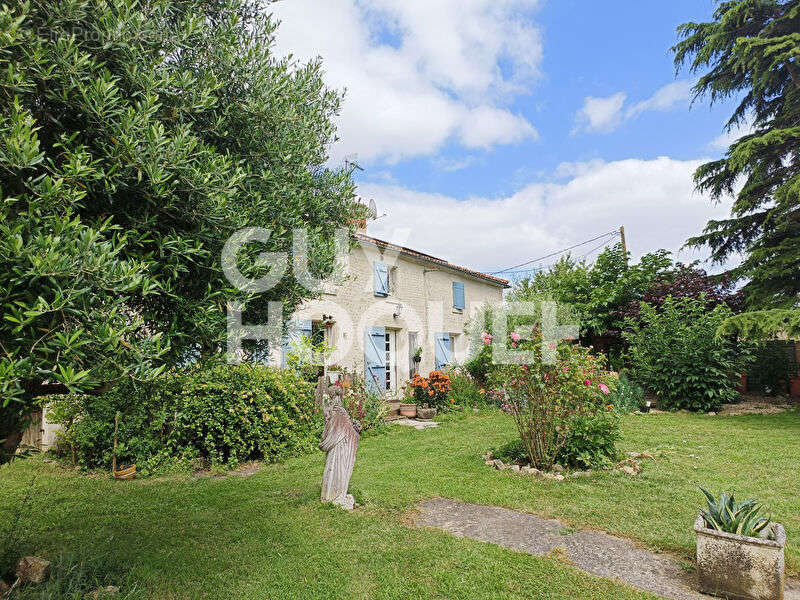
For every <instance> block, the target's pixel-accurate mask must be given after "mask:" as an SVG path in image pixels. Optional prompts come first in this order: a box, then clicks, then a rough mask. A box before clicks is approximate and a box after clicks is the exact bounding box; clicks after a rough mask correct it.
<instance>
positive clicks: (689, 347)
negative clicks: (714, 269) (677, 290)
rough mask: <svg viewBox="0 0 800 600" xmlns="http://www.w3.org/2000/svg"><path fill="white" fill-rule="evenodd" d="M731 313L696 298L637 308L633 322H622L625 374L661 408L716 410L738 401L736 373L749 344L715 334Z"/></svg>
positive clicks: (742, 367) (743, 363) (747, 354)
mask: <svg viewBox="0 0 800 600" xmlns="http://www.w3.org/2000/svg"><path fill="white" fill-rule="evenodd" d="M730 315H731V309H730V308H728V307H727V306H726V305H724V304H719V305H717V306H715V307H714V308H712V309H709V308H708V306H707V303H706V302H705V301H704V299H703V298H702V297H701V298H680V299H678V300H676V299H674V298H672V297H669V298H667V299H666V300H665V301H664V303H663V304H662V305H661V306H660V307H658V308H656V307H654V306H651V305H649V304H646V303H642V304H641V311H640V314H639V318H638V320H633V319H630V320H628V321H627V323H628V327H629V329H628V330H627V331H626V332H625V333H624V334H623V335H624V337H625V340H626V341H627V342H628V343H629V344H630V350H629V360H630V367H631V368H630V369H629V370H628V374H629V376H630V377H631V378H632V379H633V380H634V381H636V382H637V383H640V384H641V385H643V386H644V387H645V388H646V389H647V390H648V391H649V392H651V393H652V394H654V395H655V396H656V397H657V398H658V404H659V407H660V408H664V409H667V410H677V409H688V410H694V411H713V410H717V409H718V408H719V407H720V405H721V404H723V403H726V402H734V401H735V400H736V399H737V398H738V392H737V391H736V385H737V383H738V374H739V373H742V372H744V371H745V369H746V367H747V366H748V364H749V363H750V361H751V358H752V349H753V345H752V344H751V343H747V342H738V343H737V342H735V341H734V340H732V339H729V338H726V337H718V336H717V335H716V332H717V328H718V327H719V326H720V324H721V323H722V322H723V321H725V319H727V318H728V317H729V316H730Z"/></svg>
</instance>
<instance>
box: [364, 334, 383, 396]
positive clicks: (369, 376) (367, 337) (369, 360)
mask: <svg viewBox="0 0 800 600" xmlns="http://www.w3.org/2000/svg"><path fill="white" fill-rule="evenodd" d="M364 378H365V379H366V382H367V388H368V389H369V390H371V391H373V392H383V391H385V390H386V328H384V327H367V330H366V332H365V333H364Z"/></svg>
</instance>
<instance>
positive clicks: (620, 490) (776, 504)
mask: <svg viewBox="0 0 800 600" xmlns="http://www.w3.org/2000/svg"><path fill="white" fill-rule="evenodd" d="M512 427H513V425H512V424H511V422H510V420H509V419H508V417H506V416H504V415H502V414H498V413H481V414H479V415H473V414H469V415H466V416H462V417H456V418H452V419H448V420H446V421H445V422H444V423H443V424H442V425H441V426H440V427H439V428H437V429H432V430H425V431H416V430H414V429H410V428H400V427H393V428H392V429H391V431H390V433H388V434H386V435H383V436H378V437H369V438H366V439H364V440H362V444H361V447H360V448H359V454H358V460H357V462H356V469H355V473H354V475H353V479H352V482H351V491H352V492H354V493H355V495H356V497H357V499H358V500H359V501H360V502H361V503H363V504H364V506H363V507H362V508H360V509H359V510H357V511H355V512H353V513H345V512H343V511H340V510H339V509H334V508H332V507H327V506H322V505H320V504H319V501H318V495H319V481H320V475H321V471H322V465H323V461H324V457H323V455H322V454H315V455H312V456H307V457H302V458H298V459H292V460H290V461H287V462H285V463H283V464H279V465H268V466H265V467H264V468H263V469H262V470H261V471H260V472H259V473H258V474H256V475H254V476H252V477H249V478H241V477H238V476H230V477H226V478H221V479H215V478H204V479H197V478H193V477H189V476H173V477H169V478H163V479H142V480H136V481H132V482H115V481H111V480H108V479H105V478H90V477H86V476H82V475H78V474H75V473H72V472H69V471H65V470H63V469H61V468H60V467H58V466H55V465H52V464H47V463H45V462H43V461H42V460H40V459H29V460H26V461H17V462H15V463H14V464H12V465H10V466H6V467H3V468H2V469H0V489H2V494H1V495H0V535H2V529H3V524H5V523H6V522H8V521H9V520H11V518H12V517H13V515H14V514H15V513H16V512H19V503H20V499H21V498H23V497H24V496H25V494H26V488H27V487H28V486H29V482H30V480H31V478H32V477H33V476H34V475H35V476H36V480H35V483H34V486H35V493H34V494H33V498H32V500H31V501H30V505H29V506H28V507H26V508H25V509H24V510H23V511H22V516H21V518H20V522H21V525H22V527H23V529H24V536H23V539H24V540H25V541H27V542H28V543H29V544H30V547H29V549H30V550H31V551H35V552H39V553H42V554H46V555H48V556H50V557H54V556H57V555H58V554H59V553H61V552H76V553H79V554H80V555H82V556H85V557H87V558H89V559H95V558H99V559H102V560H104V561H106V562H108V561H111V562H112V563H113V564H114V566H115V568H116V569H117V570H118V571H119V572H120V573H126V574H127V575H126V577H127V579H128V580H130V581H136V582H139V584H140V585H141V586H143V588H144V590H143V591H144V592H145V594H146V597H150V598H159V599H162V598H163V599H166V598H209V599H214V598H220V599H222V598H225V599H228V598H239V599H255V598H298V599H299V598H403V599H407V598H488V597H492V598H523V597H525V598H530V597H537V598H609V597H614V598H652V596H649V595H647V594H643V593H638V592H635V591H633V590H632V589H631V588H628V587H626V586H623V585H620V584H617V583H615V582H611V581H608V580H602V579H597V578H595V577H592V576H589V575H586V574H583V573H581V572H580V571H577V570H576V569H574V568H573V567H571V566H570V565H569V564H566V563H564V562H563V561H560V560H556V559H553V558H545V557H533V556H528V555H525V554H520V553H516V552H513V551H510V550H506V549H503V548H499V547H496V546H494V545H491V544H484V543H480V542H475V541H471V540H466V539H458V538H454V537H452V536H450V535H448V534H445V533H442V532H439V531H435V530H419V529H415V528H413V527H409V526H408V524H407V523H408V517H409V513H410V511H411V510H413V505H414V503H415V502H417V501H418V500H421V499H423V498H429V497H434V496H444V497H449V498H455V499H458V500H463V501H467V502H478V503H481V504H493V505H500V506H506V507H510V508H516V509H520V510H525V511H530V512H535V513H538V514H541V515H543V516H551V517H558V518H561V519H563V520H564V521H566V522H567V523H568V528H574V527H583V526H589V527H594V528H598V529H602V530H605V531H609V532H611V533H616V534H621V535H624V536H628V537H632V538H634V539H636V540H638V541H639V542H641V543H642V544H643V545H645V546H647V547H650V548H653V549H657V550H661V551H669V552H672V553H675V554H677V555H678V556H679V558H681V559H682V560H685V561H690V560H691V559H692V558H693V555H694V536H693V533H692V522H693V520H694V517H695V516H696V514H697V507H698V506H699V505H700V503H701V501H702V498H701V495H700V492H699V490H698V489H697V485H698V484H701V485H703V486H704V487H706V488H708V489H710V490H711V491H713V492H715V493H718V492H719V491H721V490H723V489H728V490H732V491H735V492H736V493H737V496H740V497H742V498H745V497H751V496H752V497H757V498H759V499H760V500H761V501H762V502H764V503H766V504H767V505H768V506H769V507H770V509H771V510H772V513H773V515H774V518H775V519H776V520H778V521H781V522H782V523H783V524H784V525H785V526H786V530H787V537H788V539H789V545H788V547H787V553H786V554H787V566H788V569H789V571H790V572H791V573H794V574H796V573H797V571H798V568H800V546H798V545H796V544H795V540H797V535H798V534H800V485H798V484H799V483H800V470H799V469H798V468H797V467H798V465H800V444H799V443H798V440H799V439H800V435H799V434H800V413H798V412H796V411H793V412H788V413H781V414H777V415H769V416H767V415H765V416H757V415H746V416H737V417H708V416H702V415H689V414H663V415H659V414H654V415H646V416H644V415H642V416H635V415H631V416H628V417H625V419H624V424H623V429H624V432H623V441H622V443H621V449H622V450H623V451H629V450H636V451H643V450H650V451H651V452H653V454H654V455H655V456H656V460H655V461H653V462H648V463H647V464H646V465H645V467H644V471H643V473H642V475H641V476H639V477H636V478H631V477H627V476H622V475H614V474H610V473H602V474H597V475H593V476H591V477H588V478H577V479H574V480H568V481H565V482H553V481H544V480H537V479H531V478H526V477H520V476H515V475H513V474H511V473H508V472H499V471H494V470H491V469H489V468H488V467H486V466H485V465H484V464H483V460H482V458H481V456H482V455H483V454H484V453H485V452H486V450H489V449H491V448H493V447H495V446H498V445H500V444H501V443H503V442H505V441H507V440H508V439H510V437H511V436H513V435H514V433H513V429H512ZM2 540H3V538H2V537H0V543H2Z"/></svg>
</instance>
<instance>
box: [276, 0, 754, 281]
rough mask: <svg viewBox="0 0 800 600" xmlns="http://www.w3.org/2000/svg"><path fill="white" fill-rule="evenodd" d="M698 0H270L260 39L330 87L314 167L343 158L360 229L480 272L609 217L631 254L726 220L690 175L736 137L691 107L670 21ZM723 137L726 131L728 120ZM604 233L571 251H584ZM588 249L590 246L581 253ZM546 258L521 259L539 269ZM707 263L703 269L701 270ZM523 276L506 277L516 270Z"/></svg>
mask: <svg viewBox="0 0 800 600" xmlns="http://www.w3.org/2000/svg"><path fill="white" fill-rule="evenodd" d="M715 5H716V3H715V2H713V1H711V0H671V1H670V2H634V1H633V0H625V1H621V0H606V1H604V2H590V1H588V0H372V1H371V2H361V1H359V0H326V2H318V1H316V0H286V1H283V2H279V3H277V4H275V5H273V7H274V8H273V9H272V10H273V12H274V13H275V15H276V17H277V18H278V19H279V20H280V21H281V24H280V26H279V28H278V31H277V34H276V45H277V51H278V52H279V53H281V54H284V55H286V54H289V53H291V54H292V56H293V57H294V59H295V60H297V61H298V62H303V61H306V60H309V59H312V58H315V57H321V58H322V60H323V68H324V71H325V80H326V82H327V84H328V85H329V86H330V87H332V88H336V89H340V90H345V99H344V102H343V106H342V111H341V114H340V115H339V116H338V117H337V121H336V122H337V126H338V136H339V140H338V141H337V142H336V143H335V144H333V145H332V146H331V148H330V149H329V153H330V164H331V165H341V164H342V163H343V162H345V161H352V162H356V163H357V164H358V165H359V166H360V167H361V168H362V169H363V170H359V171H357V172H356V180H357V182H358V194H359V195H360V196H361V197H362V198H364V199H365V200H367V199H374V200H375V203H376V205H377V208H378V214H379V215H381V216H380V217H379V218H378V219H376V220H374V221H371V222H370V223H369V225H368V233H369V234H370V235H374V236H375V237H379V238H381V239H386V240H389V241H393V242H396V243H401V244H404V245H407V246H410V247H412V248H415V249H417V250H420V251H423V252H427V253H430V254H433V255H436V256H439V257H441V258H445V259H447V260H450V261H451V262H454V263H456V264H461V265H465V266H469V267H472V268H476V269H480V270H483V271H486V272H495V271H499V270H502V269H506V268H508V267H511V266H514V265H518V264H520V263H524V262H527V261H531V260H533V259H537V258H539V257H542V256H544V255H546V254H549V253H551V252H554V251H558V250H560V249H562V248H565V247H568V246H571V245H573V244H576V243H579V242H583V241H585V240H587V239H589V238H593V237H595V236H597V235H600V234H604V233H607V232H610V231H613V230H616V229H618V228H619V226H621V225H624V226H625V230H626V238H627V240H626V241H627V245H628V248H629V250H630V251H631V252H632V254H633V257H634V258H635V259H636V258H638V257H640V256H641V255H642V254H644V253H646V252H652V251H654V250H657V249H659V248H666V249H669V250H671V251H673V252H674V253H675V256H676V258H677V259H679V260H682V261H684V262H687V261H691V260H701V261H703V260H705V259H706V257H707V256H708V252H707V250H701V251H697V250H686V249H683V250H682V249H681V248H682V246H683V244H684V242H685V241H686V239H687V238H688V237H690V236H692V235H696V234H698V233H700V232H701V231H702V229H703V227H704V226H705V224H706V222H707V221H708V220H709V219H711V218H723V217H725V216H726V215H727V214H728V210H729V207H730V201H729V200H723V201H722V202H720V203H717V204H715V203H713V202H711V201H710V199H709V198H707V197H705V196H704V195H703V194H701V193H699V192H697V191H695V189H694V182H693V179H692V173H693V171H694V170H695V169H696V168H697V167H698V166H699V165H700V164H702V163H703V162H704V161H707V160H709V159H714V158H718V157H720V156H721V155H722V154H723V153H724V151H725V148H726V147H727V143H728V142H729V141H730V140H731V139H734V138H735V137H736V133H737V132H732V133H726V132H725V130H724V125H725V123H726V121H727V119H728V117H729V116H730V114H731V112H732V109H733V106H734V104H733V101H726V102H721V103H719V104H716V105H714V106H713V107H711V106H709V102H708V99H706V98H701V99H698V100H696V101H695V102H694V104H692V103H691V97H692V95H691V87H692V84H693V83H694V81H695V79H694V78H695V77H696V76H695V75H693V74H691V73H689V72H688V71H685V70H684V71H681V72H679V73H677V75H676V72H675V67H674V65H673V61H672V53H671V51H670V48H671V46H672V45H674V44H675V42H676V41H677V37H676V33H675V28H676V27H677V26H678V25H679V24H681V23H684V22H687V21H706V20H709V19H710V17H711V15H712V13H713V10H714V8H715ZM739 133H741V132H739ZM614 240H615V238H613V237H612V236H609V238H608V239H607V240H604V239H601V240H599V241H598V242H597V243H591V244H587V245H584V246H581V247H579V248H577V249H575V250H574V252H573V255H574V256H576V257H584V256H585V257H586V258H587V259H588V260H592V259H593V258H594V257H596V255H597V253H599V252H600V251H601V249H602V244H603V243H604V242H605V241H609V242H612V243H613V241H614ZM598 245H599V246H600V247H598ZM553 260H554V259H544V260H542V261H534V262H533V263H531V266H533V267H537V268H541V267H546V266H547V265H548V264H550V263H552V261H553ZM704 266H706V267H707V268H709V269H710V270H718V269H719V267H714V266H712V265H708V264H704ZM524 274H525V273H517V275H516V276H522V275H524Z"/></svg>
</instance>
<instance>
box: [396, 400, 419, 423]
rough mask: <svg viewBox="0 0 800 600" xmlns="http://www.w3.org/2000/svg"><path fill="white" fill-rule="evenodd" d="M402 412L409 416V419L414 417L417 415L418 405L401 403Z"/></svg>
mask: <svg viewBox="0 0 800 600" xmlns="http://www.w3.org/2000/svg"><path fill="white" fill-rule="evenodd" d="M400 414H401V415H403V416H404V417H408V418H409V419H413V418H414V417H416V416H417V405H416V404H405V403H401V404H400Z"/></svg>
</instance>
